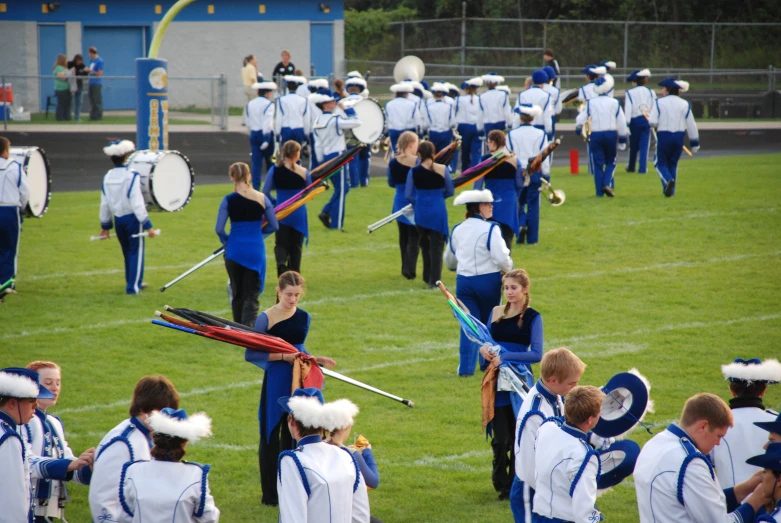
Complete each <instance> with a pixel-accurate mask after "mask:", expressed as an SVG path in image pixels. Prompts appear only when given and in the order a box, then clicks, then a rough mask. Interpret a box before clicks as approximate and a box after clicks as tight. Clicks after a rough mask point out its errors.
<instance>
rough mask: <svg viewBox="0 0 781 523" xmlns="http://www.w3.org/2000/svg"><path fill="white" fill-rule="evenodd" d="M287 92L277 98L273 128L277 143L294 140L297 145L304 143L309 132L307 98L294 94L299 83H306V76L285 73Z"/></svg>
mask: <svg viewBox="0 0 781 523" xmlns="http://www.w3.org/2000/svg"><path fill="white" fill-rule="evenodd" d="M284 80H285V83H286V84H287V90H288V93H287V94H286V95H284V96H280V97H279V98H277V111H276V115H275V124H274V130H275V132H276V138H277V142H278V143H285V142H286V141H288V140H295V141H296V142H298V144H299V145H301V146H303V145H304V144H305V143H306V136H307V134H309V118H308V117H307V109H308V107H309V104H307V103H306V102H307V99H306V98H304V97H303V96H300V95H298V94H296V90H297V89H298V86H299V85H302V84H306V78H304V77H302V76H295V75H285V77H284Z"/></svg>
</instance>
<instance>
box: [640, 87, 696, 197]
mask: <svg viewBox="0 0 781 523" xmlns="http://www.w3.org/2000/svg"><path fill="white" fill-rule="evenodd" d="M659 85H660V86H661V87H662V95H663V96H662V98H659V99H657V100H656V103H655V104H654V106H653V107H652V108H651V117H650V118H649V119H648V121H649V123H650V125H651V127H656V139H657V143H656V157H655V158H654V167H656V172H657V173H659V178H661V180H662V188H663V190H664V195H665V196H666V197H668V198H669V197H670V196H672V195H674V194H675V184H676V181H677V178H678V160H680V158H681V153H682V152H683V140H684V134H686V131H688V134H689V145H691V152H692V153H693V154H694V153H696V152H697V151H699V150H700V135H699V132H698V131H697V124H696V123H695V122H694V115H692V108H691V104H690V103H689V102H687V101H686V100H684V99H682V98H680V97H679V94H680V93H685V92H686V91H688V90H689V82H684V81H683V80H676V79H675V78H665V79H664V80H662V81H661V82H659Z"/></svg>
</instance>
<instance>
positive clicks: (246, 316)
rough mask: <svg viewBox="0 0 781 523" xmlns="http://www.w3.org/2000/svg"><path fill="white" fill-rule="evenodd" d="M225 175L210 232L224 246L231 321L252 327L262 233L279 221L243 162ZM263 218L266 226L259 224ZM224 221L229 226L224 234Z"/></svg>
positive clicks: (261, 281)
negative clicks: (229, 185) (227, 183)
mask: <svg viewBox="0 0 781 523" xmlns="http://www.w3.org/2000/svg"><path fill="white" fill-rule="evenodd" d="M295 96H298V95H295ZM228 175H229V176H230V178H231V181H232V182H233V192H232V193H230V194H229V195H227V196H226V197H225V198H223V199H222V202H221V203H220V209H219V211H218V212H217V223H216V225H215V226H214V232H215V233H216V234H217V236H218V237H219V238H220V242H222V245H223V246H224V247H225V270H226V271H227V272H228V278H230V289H231V309H232V312H233V321H235V322H237V323H241V324H243V325H247V326H252V324H253V323H255V318H257V317H258V307H259V303H258V297H259V296H260V295H261V294H263V287H264V286H265V283H266V244H265V242H264V241H263V240H264V235H268V234H271V233H272V232H275V231H277V230H278V229H279V223H278V222H277V217H276V215H275V214H274V205H273V204H272V203H271V200H270V199H269V197H268V196H266V195H265V194H263V193H260V192H258V191H256V190H255V189H253V188H252V187H251V186H250V172H249V166H247V164H246V163H243V162H236V163H234V164H232V165H231V166H230V168H229V169H228ZM264 219H265V220H266V222H267V223H266V226H265V227H261V225H262V223H263V220H264ZM228 220H230V222H231V227H230V232H229V233H226V232H225V225H226V224H227V223H228Z"/></svg>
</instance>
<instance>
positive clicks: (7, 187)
mask: <svg viewBox="0 0 781 523" xmlns="http://www.w3.org/2000/svg"><path fill="white" fill-rule="evenodd" d="M29 199H30V186H29V185H28V183H27V175H26V174H25V173H24V169H22V166H21V165H19V163H17V162H15V161H14V160H11V159H10V158H9V159H5V158H0V207H19V208H20V209H24V208H25V207H27V201H28V200H29Z"/></svg>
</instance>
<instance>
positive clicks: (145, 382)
mask: <svg viewBox="0 0 781 523" xmlns="http://www.w3.org/2000/svg"><path fill="white" fill-rule="evenodd" d="M166 407H168V408H172V409H177V408H179V393H177V392H176V388H175V387H174V385H173V384H172V383H171V382H170V381H169V380H168V379H167V378H165V377H163V376H145V377H143V378H141V379H140V380H139V382H138V383H137V384H136V386H135V389H134V390H133V398H132V400H131V403H130V418H129V419H126V420H125V421H123V422H122V423H120V424H119V425H117V426H116V427H114V428H113V429H111V430H110V431H109V432H108V433H107V434H106V435H105V436H103V439H102V440H100V444H99V445H98V450H97V452H96V454H95V464H94V466H93V470H92V480H91V481H90V488H89V507H90V512H91V513H92V520H93V521H96V522H98V521H100V522H102V521H106V522H108V521H119V518H120V517H121V516H122V512H123V510H122V504H121V502H120V499H119V493H120V491H119V484H120V477H121V475H122V467H123V466H124V465H125V463H128V462H133V461H137V460H148V459H150V458H151V454H150V452H149V451H150V449H151V448H152V430H151V429H150V427H149V425H148V424H147V423H146V422H147V419H148V418H149V415H150V414H151V413H152V412H154V411H156V410H161V409H164V408H166Z"/></svg>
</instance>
